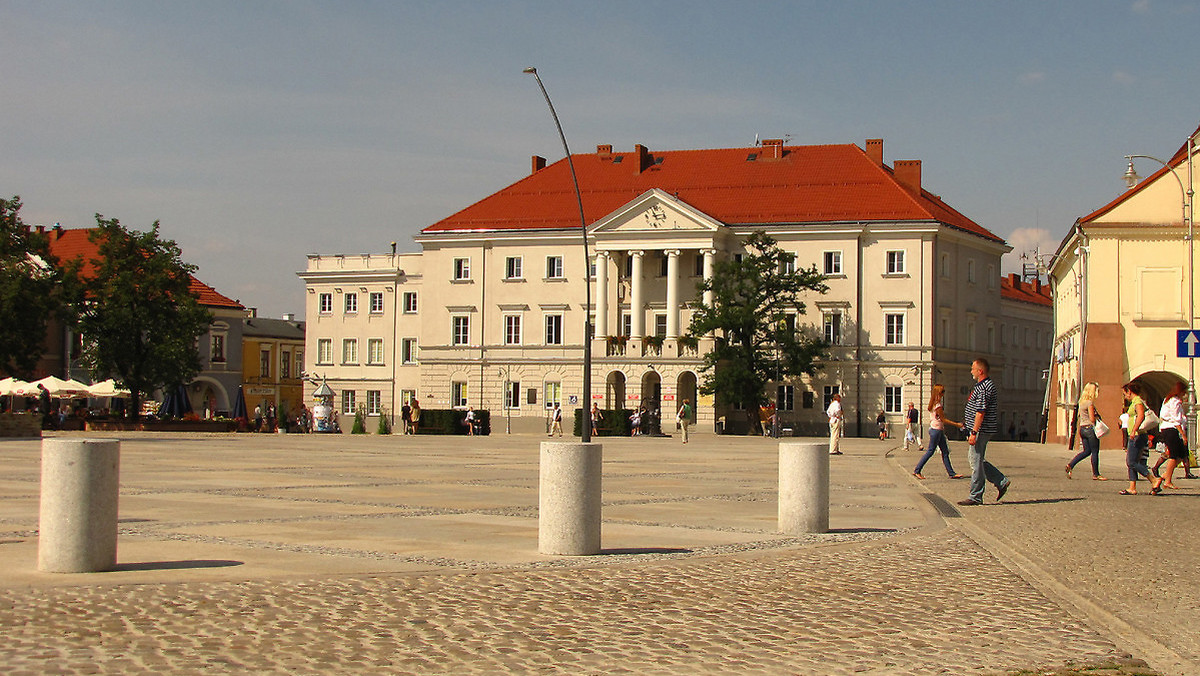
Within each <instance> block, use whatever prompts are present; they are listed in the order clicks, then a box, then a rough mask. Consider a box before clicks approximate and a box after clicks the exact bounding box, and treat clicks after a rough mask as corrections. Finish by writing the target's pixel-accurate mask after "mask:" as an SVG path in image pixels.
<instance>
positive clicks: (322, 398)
mask: <svg viewBox="0 0 1200 676" xmlns="http://www.w3.org/2000/svg"><path fill="white" fill-rule="evenodd" d="M313 399H315V400H316V403H314V404H313V410H312V412H313V431H315V432H340V431H341V430H340V429H338V422H337V417H336V414H335V413H334V410H333V390H332V389H330V388H329V385H328V384H326V383H324V382H322V383H321V386H320V387H318V388H317V391H316V392H313Z"/></svg>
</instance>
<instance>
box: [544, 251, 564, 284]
mask: <svg viewBox="0 0 1200 676" xmlns="http://www.w3.org/2000/svg"><path fill="white" fill-rule="evenodd" d="M546 279H547V280H551V279H553V280H559V279H566V267H564V263H563V257H562V256H546Z"/></svg>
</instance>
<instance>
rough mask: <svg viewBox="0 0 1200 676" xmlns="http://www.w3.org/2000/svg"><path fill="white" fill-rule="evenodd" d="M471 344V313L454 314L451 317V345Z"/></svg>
mask: <svg viewBox="0 0 1200 676" xmlns="http://www.w3.org/2000/svg"><path fill="white" fill-rule="evenodd" d="M470 344H471V317H470V316H469V315H454V316H452V317H450V345H452V346H454V347H462V346H466V345H470Z"/></svg>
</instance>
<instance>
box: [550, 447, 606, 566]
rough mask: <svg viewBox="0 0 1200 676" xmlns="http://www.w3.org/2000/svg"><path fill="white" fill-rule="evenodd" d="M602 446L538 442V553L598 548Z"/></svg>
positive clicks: (586, 552)
mask: <svg viewBox="0 0 1200 676" xmlns="http://www.w3.org/2000/svg"><path fill="white" fill-rule="evenodd" d="M603 449H604V446H603V445H602V444H594V443H587V444H585V443H580V442H550V441H543V442H542V450H541V457H540V464H539V466H538V477H539V478H538V552H540V553H542V554H558V555H566V556H587V555H590V554H599V553H600V505H601V491H600V477H601V471H602V465H603V457H604V453H603Z"/></svg>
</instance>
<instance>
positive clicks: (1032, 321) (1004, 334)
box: [988, 274, 1054, 441]
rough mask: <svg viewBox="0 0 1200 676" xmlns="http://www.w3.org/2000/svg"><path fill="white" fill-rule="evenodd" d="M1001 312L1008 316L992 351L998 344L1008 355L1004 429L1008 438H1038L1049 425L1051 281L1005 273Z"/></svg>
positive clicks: (1003, 377) (993, 336)
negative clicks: (1045, 413)
mask: <svg viewBox="0 0 1200 676" xmlns="http://www.w3.org/2000/svg"><path fill="white" fill-rule="evenodd" d="M1000 314H1001V315H1002V316H1003V317H1004V321H1003V322H1002V323H1001V324H1000V325H999V326H998V327H996V328H997V329H998V331H996V332H992V331H989V334H988V341H989V351H992V352H995V351H997V349H998V350H999V352H1000V353H1002V354H1003V355H1004V357H1005V359H1004V366H1003V368H1002V369H1001V370H1000V372H999V375H998V376H997V378H996V380H997V384H998V385H999V386H1000V389H1001V391H1003V392H1004V400H1003V402H1002V403H1003V407H1002V410H1001V411H1000V433H1001V435H1002V437H1003V438H1012V439H1017V440H1026V439H1028V440H1034V441H1036V440H1039V439H1040V438H1041V435H1042V432H1043V430H1045V429H1046V427H1045V420H1044V415H1043V414H1044V412H1045V411H1046V407H1047V396H1048V384H1049V380H1048V374H1049V372H1050V371H1049V370H1048V369H1049V368H1050V354H1051V350H1050V346H1051V343H1052V342H1053V339H1054V332H1053V314H1054V312H1053V300H1052V299H1051V297H1050V286H1049V285H1048V284H1043V283H1042V280H1041V279H1033V280H1030V281H1025V280H1022V279H1021V278H1020V277H1019V276H1018V275H1016V274H1010V275H1007V276H1005V277H1003V278H1001V279H1000ZM997 333H998V335H997ZM996 343H999V347H998V348H997V347H996V346H995V344H996Z"/></svg>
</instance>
